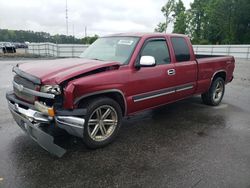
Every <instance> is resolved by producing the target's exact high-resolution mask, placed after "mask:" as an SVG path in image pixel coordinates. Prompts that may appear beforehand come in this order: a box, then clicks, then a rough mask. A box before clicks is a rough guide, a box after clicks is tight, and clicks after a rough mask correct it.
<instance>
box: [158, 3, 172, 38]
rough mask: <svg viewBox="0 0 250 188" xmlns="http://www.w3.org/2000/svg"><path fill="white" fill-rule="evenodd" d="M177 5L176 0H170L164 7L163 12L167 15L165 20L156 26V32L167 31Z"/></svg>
mask: <svg viewBox="0 0 250 188" xmlns="http://www.w3.org/2000/svg"><path fill="white" fill-rule="evenodd" d="M174 6H175V0H168V2H167V3H166V4H165V5H164V6H163V7H162V9H161V12H162V13H163V15H164V17H165V22H163V23H162V22H160V23H159V24H158V25H157V28H155V31H156V32H161V33H162V32H164V31H165V32H167V28H168V24H169V23H171V22H172V20H173V18H172V15H171V14H172V13H173V9H174Z"/></svg>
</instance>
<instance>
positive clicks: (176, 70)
mask: <svg viewBox="0 0 250 188" xmlns="http://www.w3.org/2000/svg"><path fill="white" fill-rule="evenodd" d="M234 67H235V60H234V57H231V56H210V55H195V54H194V51H193V48H192V44H191V42H190V40H189V38H188V37H187V36H185V35H178V34H158V33H154V34H143V33H128V34H116V35H111V36H106V37H101V38H99V39H98V40H97V41H96V42H94V43H93V44H92V45H91V46H90V47H89V48H88V49H86V50H85V51H84V52H83V53H82V54H81V56H80V58H74V59H57V60H50V61H47V60H46V61H45V62H44V61H40V62H39V63H26V64H20V65H17V66H15V67H13V72H15V76H14V79H13V88H14V89H13V91H11V92H8V93H7V94H6V97H7V100H8V104H9V109H10V111H11V113H12V115H13V117H14V119H15V121H16V122H17V124H18V125H19V126H20V127H21V128H22V129H23V130H24V131H25V132H26V133H27V134H28V135H29V136H31V138H33V139H34V140H35V141H37V142H38V143H39V144H40V145H41V146H42V147H43V148H45V149H46V150H47V151H49V152H51V153H52V154H55V155H57V156H62V155H63V154H64V153H65V150H64V149H63V148H61V147H60V146H58V145H56V144H54V137H53V136H52V135H51V134H50V132H51V129H52V130H54V129H63V130H65V131H67V132H68V133H69V134H71V135H74V136H77V137H80V138H82V139H83V141H84V143H85V144H86V146H87V147H89V148H98V147H103V146H105V145H107V144H109V143H110V142H112V141H113V140H114V138H115V137H116V136H117V133H118V131H119V128H120V126H121V122H122V118H123V117H124V116H129V115H131V114H135V113H137V112H140V111H143V110H146V109H151V108H155V107H158V106H162V105H165V104H168V103H172V102H175V101H178V100H181V99H184V98H187V97H190V96H193V95H198V94H201V97H202V100H203V102H204V103H205V104H207V105H212V106H216V105H219V103H220V102H221V100H222V98H223V95H224V91H225V84H226V83H228V82H231V81H232V79H233V71H234Z"/></svg>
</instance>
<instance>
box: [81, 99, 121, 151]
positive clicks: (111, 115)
mask: <svg viewBox="0 0 250 188" xmlns="http://www.w3.org/2000/svg"><path fill="white" fill-rule="evenodd" d="M84 107H85V108H86V109H87V115H86V118H85V120H86V122H85V125H84V135H83V141H84V143H85V145H86V146H87V147H89V148H93V149H94V148H100V147H103V146H106V145H107V144H109V143H111V142H112V141H113V140H114V139H115V137H116V136H117V133H118V131H119V128H120V126H121V121H122V110H121V107H120V105H119V104H118V103H117V102H116V101H114V100H113V99H111V98H107V97H99V98H96V99H92V100H91V101H89V102H87V104H85V105H84Z"/></svg>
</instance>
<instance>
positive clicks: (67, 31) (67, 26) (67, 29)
mask: <svg viewBox="0 0 250 188" xmlns="http://www.w3.org/2000/svg"><path fill="white" fill-rule="evenodd" d="M65 14H66V15H65V16H66V17H65V18H66V33H67V35H68V34H69V23H68V0H66V9H65Z"/></svg>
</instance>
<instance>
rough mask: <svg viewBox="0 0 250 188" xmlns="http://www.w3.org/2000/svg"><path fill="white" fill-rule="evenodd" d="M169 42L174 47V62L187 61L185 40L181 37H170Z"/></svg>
mask: <svg viewBox="0 0 250 188" xmlns="http://www.w3.org/2000/svg"><path fill="white" fill-rule="evenodd" d="M171 41H172V44H173V47H174V53H175V58H176V61H178V62H182V61H189V60H190V52H189V47H188V45H187V43H186V40H185V39H184V38H182V37H172V38H171Z"/></svg>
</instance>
